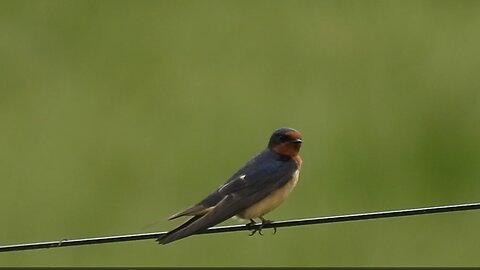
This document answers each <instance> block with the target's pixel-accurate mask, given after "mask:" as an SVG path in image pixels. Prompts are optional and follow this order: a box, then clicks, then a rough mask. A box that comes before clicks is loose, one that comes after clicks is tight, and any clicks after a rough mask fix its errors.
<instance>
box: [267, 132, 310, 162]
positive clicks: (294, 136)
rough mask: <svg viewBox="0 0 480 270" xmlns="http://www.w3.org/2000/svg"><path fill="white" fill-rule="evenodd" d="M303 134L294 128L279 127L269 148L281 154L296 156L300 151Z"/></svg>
mask: <svg viewBox="0 0 480 270" xmlns="http://www.w3.org/2000/svg"><path fill="white" fill-rule="evenodd" d="M301 145H302V135H300V132H298V131H296V130H295V129H293V128H279V129H277V130H275V132H273V134H272V136H271V137H270V141H269V142H268V148H269V149H270V150H272V151H275V152H277V153H279V154H281V155H285V156H290V157H294V156H296V155H297V154H298V152H299V151H300V146H301Z"/></svg>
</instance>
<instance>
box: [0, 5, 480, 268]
mask: <svg viewBox="0 0 480 270" xmlns="http://www.w3.org/2000/svg"><path fill="white" fill-rule="evenodd" d="M479 15H480V2H478V1H63V0H62V1H2V2H1V3H0V58H1V60H0V127H1V132H0V179H1V189H0V213H1V229H0V245H7V244H17V243H28V242H41V241H50V240H60V239H63V238H67V239H75V238H84V237H95V236H108V235H119V234H130V233H140V232H153V231H165V230H169V229H171V228H173V227H174V226H176V225H178V224H180V223H181V222H183V221H184V220H175V221H166V217H168V216H169V215H170V214H172V213H174V212H176V211H178V210H181V209H182V208H184V207H186V206H189V205H190V204H192V203H195V202H197V201H198V200H199V199H201V198H202V197H203V196H204V195H206V194H207V193H209V192H210V191H212V190H213V189H214V188H216V187H217V186H218V185H219V184H221V183H222V182H223V181H225V179H226V178H228V177H229V176H230V175H231V174H232V173H233V172H234V171H235V170H236V169H238V168H239V167H240V166H241V165H242V164H243V163H244V162H245V161H247V160H248V159H249V158H251V157H252V156H253V155H254V154H256V153H257V152H259V151H260V150H261V149H262V148H263V147H265V145H266V143H267V140H268V137H269V136H270V134H271V133H272V131H273V130H275V129H276V128H278V127H282V126H289V127H293V128H296V129H298V130H299V131H301V132H302V134H303V138H304V145H303V148H302V150H301V153H302V157H303V160H304V164H303V171H302V174H301V178H300V182H299V185H298V186H297V188H296V190H295V191H294V192H293V193H292V195H291V197H290V198H289V200H288V201H287V202H286V203H284V204H283V205H282V206H281V207H279V208H278V209H277V210H275V211H274V212H272V213H270V214H269V215H268V216H267V217H268V218H270V219H273V220H283V219H293V218H306V217H316V216H329V215H340V214H348V213H358V212H368V211H377V210H390V209H402V208H412V207H424V206H434V205H445V204H456V203H466V202H477V201H478V200H479V198H480V169H479V163H480V140H479V138H480V123H479V119H480V91H479V90H480V78H479V70H480V30H479V29H480V16H479ZM152 222H158V223H157V224H155V225H153V226H150V227H148V228H145V225H148V224H150V223H152ZM237 223H238V222H237V221H234V220H229V221H227V222H225V223H224V224H237ZM479 226H480V213H477V212H475V211H471V212H462V213H449V214H437V215H429V216H419V217H404V218H392V219H385V220H370V221H358V222H350V223H337V224H326V225H316V226H306V227H296V228H282V229H279V231H278V233H277V234H276V235H274V236H272V234H271V231H266V232H265V235H264V236H263V237H260V236H255V237H248V236H247V234H248V233H247V232H237V233H225V234H216V235H209V236H206V235H202V236H192V237H190V238H187V239H184V240H181V241H178V242H175V243H172V244H171V245H167V246H159V245H157V244H156V243H155V242H154V241H153V240H147V241H136V242H127V243H116V244H104V245H93V246H81V247H66V248H60V249H50V250H34V251H21V252H12V253H0V265H1V266H475V265H477V266H478V265H480V257H479V256H478V254H479V250H480V232H479V230H478V228H479Z"/></svg>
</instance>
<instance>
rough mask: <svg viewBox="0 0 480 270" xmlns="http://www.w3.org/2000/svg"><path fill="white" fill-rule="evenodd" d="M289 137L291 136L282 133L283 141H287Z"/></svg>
mask: <svg viewBox="0 0 480 270" xmlns="http://www.w3.org/2000/svg"><path fill="white" fill-rule="evenodd" d="M288 139H289V138H288V136H287V135H284V134H282V135H280V140H282V141H287V140H288Z"/></svg>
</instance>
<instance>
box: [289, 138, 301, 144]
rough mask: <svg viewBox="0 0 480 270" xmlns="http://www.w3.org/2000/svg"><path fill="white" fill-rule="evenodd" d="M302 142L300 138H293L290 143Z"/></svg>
mask: <svg viewBox="0 0 480 270" xmlns="http://www.w3.org/2000/svg"><path fill="white" fill-rule="evenodd" d="M302 142H303V141H302V139H295V140H293V141H292V143H299V144H300V143H302Z"/></svg>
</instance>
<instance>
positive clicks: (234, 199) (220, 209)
mask: <svg viewBox="0 0 480 270" xmlns="http://www.w3.org/2000/svg"><path fill="white" fill-rule="evenodd" d="M296 170H297V167H296V164H295V163H294V162H293V161H292V163H290V162H287V163H278V164H275V163H272V164H271V165H269V166H263V167H260V168H259V169H258V170H253V171H251V173H248V172H247V173H246V174H245V176H244V177H238V178H237V179H234V180H232V181H229V184H228V185H224V186H222V187H220V188H219V190H218V191H217V192H218V193H219V194H220V195H222V196H223V199H222V200H221V201H220V202H219V203H218V204H216V205H215V206H214V207H212V208H211V210H210V211H208V212H207V213H206V214H205V215H202V216H198V218H197V219H195V220H192V219H193V218H192V219H190V220H189V221H187V223H188V224H183V225H181V227H182V228H177V229H175V230H173V231H171V232H169V233H167V234H166V235H164V236H162V237H160V238H159V239H158V242H159V243H161V244H167V243H169V242H172V241H175V240H178V239H181V238H184V237H187V236H190V235H192V234H195V233H197V232H200V231H203V230H206V229H207V228H209V227H211V226H213V225H216V224H218V223H220V222H222V221H225V220H226V219H228V218H231V217H232V216H234V215H236V214H238V213H239V212H240V211H242V210H244V209H246V208H248V207H249V206H251V205H253V204H255V203H257V202H258V201H260V200H262V199H263V198H265V197H266V196H267V195H269V194H270V193H272V192H273V191H275V190H277V189H278V188H279V187H281V186H283V185H284V184H286V183H287V182H288V181H289V180H290V179H291V178H292V175H293V173H294V172H295V171H296ZM242 176H243V175H242ZM194 218H195V217H194Z"/></svg>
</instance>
